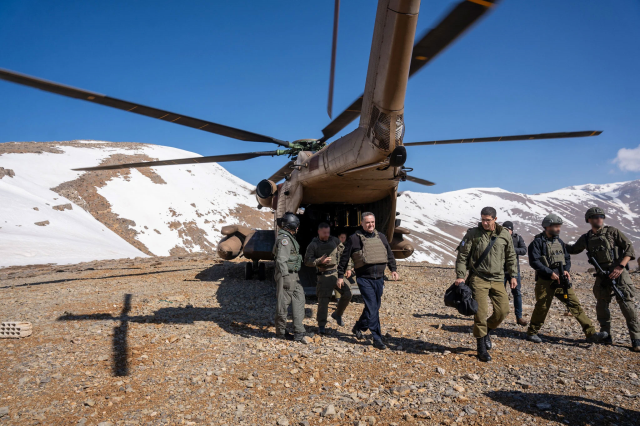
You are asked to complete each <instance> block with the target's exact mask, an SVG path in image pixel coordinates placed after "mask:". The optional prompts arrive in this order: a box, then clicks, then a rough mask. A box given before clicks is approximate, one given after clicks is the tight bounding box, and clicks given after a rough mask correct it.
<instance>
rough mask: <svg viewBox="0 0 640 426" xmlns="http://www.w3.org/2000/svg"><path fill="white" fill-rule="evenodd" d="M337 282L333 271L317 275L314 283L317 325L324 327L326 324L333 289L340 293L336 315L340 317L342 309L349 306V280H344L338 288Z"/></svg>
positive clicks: (335, 273)
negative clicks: (316, 300) (316, 302)
mask: <svg viewBox="0 0 640 426" xmlns="http://www.w3.org/2000/svg"><path fill="white" fill-rule="evenodd" d="M337 282H338V274H337V272H334V273H333V274H328V275H318V283H317V284H316V296H317V297H318V312H317V314H316V319H317V320H318V327H324V326H325V325H327V315H328V314H329V301H331V296H332V295H333V291H334V290H335V291H337V292H338V293H340V301H338V306H337V307H336V312H335V313H336V315H337V316H339V317H341V316H342V314H343V313H344V310H345V309H347V306H349V302H350V301H351V297H352V295H351V289H350V288H349V282H348V281H347V280H344V282H343V284H342V287H341V288H338V286H337V285H336V283H337Z"/></svg>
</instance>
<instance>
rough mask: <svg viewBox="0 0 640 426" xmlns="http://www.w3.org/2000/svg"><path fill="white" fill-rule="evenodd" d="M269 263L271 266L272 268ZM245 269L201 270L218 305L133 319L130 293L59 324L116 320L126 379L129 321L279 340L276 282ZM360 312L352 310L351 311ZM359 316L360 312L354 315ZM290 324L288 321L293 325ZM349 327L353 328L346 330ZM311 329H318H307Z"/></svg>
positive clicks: (118, 370) (411, 348) (420, 347)
mask: <svg viewBox="0 0 640 426" xmlns="http://www.w3.org/2000/svg"><path fill="white" fill-rule="evenodd" d="M268 265H269V264H268ZM243 266H244V265H243V264H241V263H233V262H224V263H220V264H215V265H213V266H211V267H209V268H207V269H205V270H203V271H201V272H199V273H198V274H197V275H196V276H195V279H194V280H191V281H195V282H201V281H205V282H206V281H210V282H216V283H217V289H216V291H215V298H216V301H217V304H218V306H214V307H195V306H192V305H191V304H186V305H185V306H178V307H162V308H159V309H157V310H156V311H154V312H153V314H151V315H130V311H131V302H132V298H133V296H132V295H131V294H125V295H124V305H123V309H122V311H121V312H120V314H119V315H112V314H110V313H95V314H73V313H65V314H64V315H63V316H61V317H59V318H58V321H105V320H111V321H114V335H113V342H112V345H113V347H112V353H113V358H112V371H113V375H114V376H128V375H129V374H130V368H129V364H128V361H127V360H128V354H127V352H128V347H129V341H128V339H129V336H128V331H129V327H130V323H155V324H193V323H195V322H196V321H211V322H214V323H216V324H217V325H218V327H220V328H221V329H222V330H224V331H225V332H227V333H229V334H233V335H236V336H242V337H247V338H260V339H271V338H274V337H276V336H275V333H274V332H273V331H272V330H273V327H272V326H273V319H274V314H275V302H276V289H275V285H274V283H273V281H271V280H265V281H258V280H245V279H244V267H243ZM272 268H273V266H272V265H269V266H268V269H267V276H268V277H269V276H272V274H270V272H272ZM354 308H355V309H360V306H357V307H356V306H355V305H354V306H352V307H351V309H354ZM305 315H306V316H307V317H310V316H311V310H310V309H308V308H307V309H305ZM356 315H358V314H356ZM289 322H290V321H289ZM343 328H344V329H348V328H349V326H345V327H343ZM308 331H315V328H311V327H308ZM327 338H336V339H338V340H341V341H345V342H348V343H352V344H370V342H369V341H368V340H366V341H359V340H357V339H356V338H355V337H354V336H353V335H352V334H350V333H345V332H342V331H339V330H336V331H334V332H333V333H332V334H330V335H327V336H325V339H327ZM386 342H387V345H388V346H389V348H390V349H392V350H397V351H403V352H407V353H417V354H419V353H428V352H443V351H451V352H464V351H467V350H469V349H470V348H468V347H450V346H444V345H441V344H437V343H430V342H426V341H422V340H418V339H411V338H407V337H393V336H392V337H388V338H387V339H386Z"/></svg>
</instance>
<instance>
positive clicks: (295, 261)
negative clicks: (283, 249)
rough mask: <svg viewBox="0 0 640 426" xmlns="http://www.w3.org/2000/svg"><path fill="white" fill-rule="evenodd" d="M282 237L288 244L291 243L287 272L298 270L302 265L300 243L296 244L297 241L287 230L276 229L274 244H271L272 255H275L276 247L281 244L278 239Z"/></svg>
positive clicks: (280, 239)
mask: <svg viewBox="0 0 640 426" xmlns="http://www.w3.org/2000/svg"><path fill="white" fill-rule="evenodd" d="M284 239H286V240H288V241H289V244H291V254H290V255H289V259H287V267H288V268H289V272H298V271H299V270H300V267H302V256H301V255H300V244H298V241H296V239H295V238H294V237H293V235H291V234H290V233H289V232H287V231H285V230H282V229H281V230H279V231H278V237H277V238H276V244H275V245H274V246H273V250H272V253H273V256H274V257H275V256H276V255H277V250H278V247H280V246H281V245H282V244H280V241H282V240H284Z"/></svg>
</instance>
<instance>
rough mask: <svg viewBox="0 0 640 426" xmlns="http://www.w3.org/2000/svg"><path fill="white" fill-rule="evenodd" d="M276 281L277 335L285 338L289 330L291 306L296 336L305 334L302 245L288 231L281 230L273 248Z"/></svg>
mask: <svg viewBox="0 0 640 426" xmlns="http://www.w3.org/2000/svg"><path fill="white" fill-rule="evenodd" d="M273 256H274V260H275V279H276V298H277V306H276V319H275V323H276V334H277V335H278V336H283V335H284V334H285V331H286V328H287V311H288V309H289V305H291V311H292V313H293V329H294V333H295V334H301V333H304V332H305V329H304V325H303V324H302V320H303V318H304V289H303V288H302V285H301V284H300V278H299V277H298V271H299V270H300V267H301V266H302V256H301V255H300V245H299V244H298V242H297V241H296V239H295V237H294V236H293V235H292V234H291V233H290V232H289V231H287V230H285V229H280V230H279V231H278V236H277V238H276V244H275V245H274V246H273Z"/></svg>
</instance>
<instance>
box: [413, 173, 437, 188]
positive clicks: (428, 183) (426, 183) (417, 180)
mask: <svg viewBox="0 0 640 426" xmlns="http://www.w3.org/2000/svg"><path fill="white" fill-rule="evenodd" d="M407 180H408V181H409V182H413V183H419V184H420V185H424V186H433V185H435V182H431V181H430V180H426V179H421V178H417V177H413V176H409V175H407Z"/></svg>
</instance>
